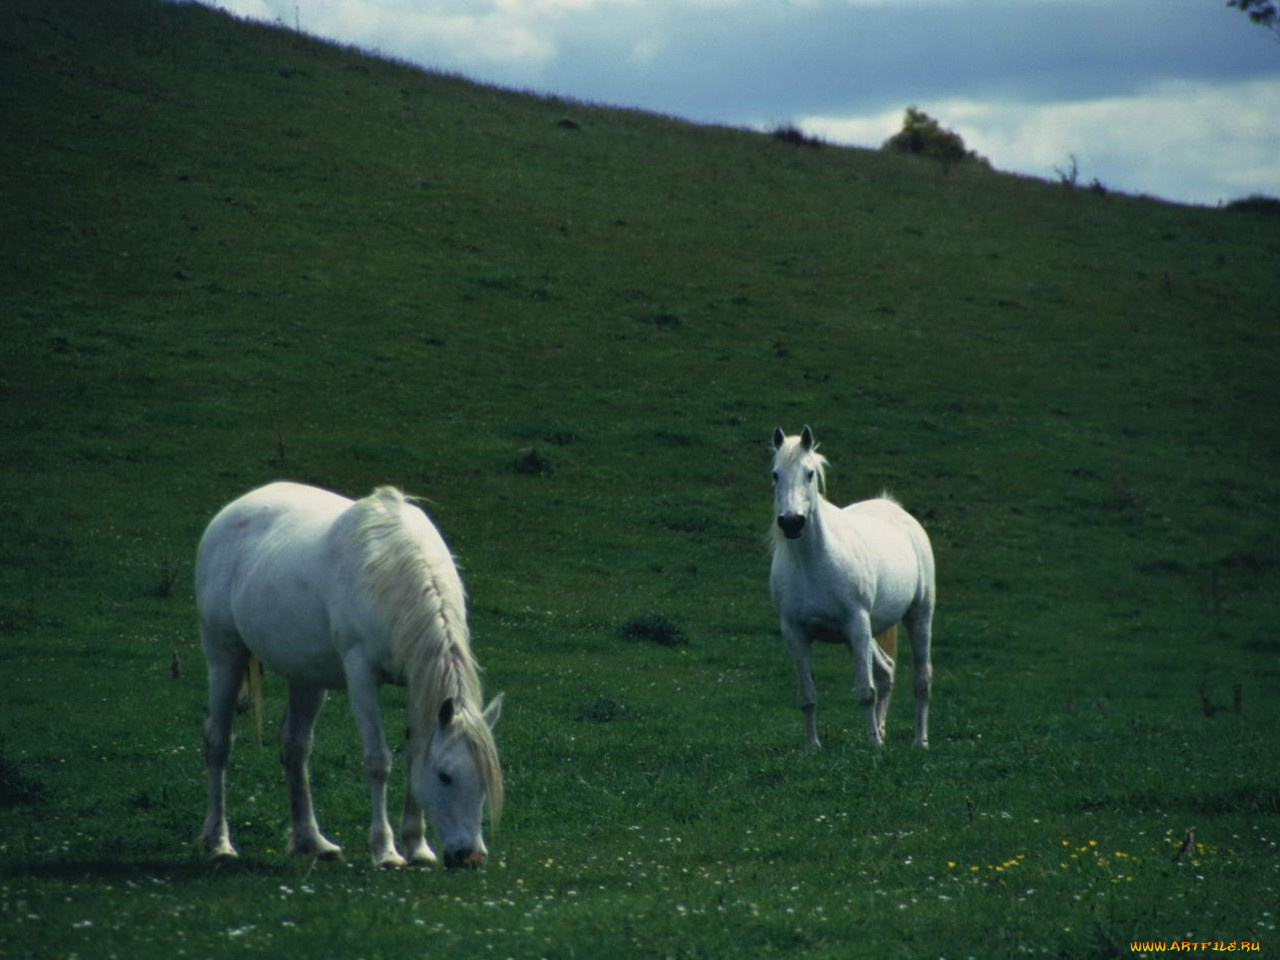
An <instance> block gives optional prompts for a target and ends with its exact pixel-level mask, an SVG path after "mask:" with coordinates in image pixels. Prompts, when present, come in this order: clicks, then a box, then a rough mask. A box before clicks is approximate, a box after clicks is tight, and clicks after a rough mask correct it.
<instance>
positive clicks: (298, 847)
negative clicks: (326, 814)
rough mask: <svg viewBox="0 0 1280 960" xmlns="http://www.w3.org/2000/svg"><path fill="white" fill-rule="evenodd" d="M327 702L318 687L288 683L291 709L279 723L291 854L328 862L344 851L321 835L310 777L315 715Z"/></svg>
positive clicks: (289, 708) (323, 693)
mask: <svg viewBox="0 0 1280 960" xmlns="http://www.w3.org/2000/svg"><path fill="white" fill-rule="evenodd" d="M324 699H325V691H324V690H323V689H321V688H319V687H308V686H304V685H302V684H300V683H291V684H289V707H288V709H287V710H285V714H284V719H283V720H282V721H281V723H280V763H281V764H282V765H283V766H284V776H285V781H286V782H287V783H288V785H289V852H290V853H293V854H295V855H297V856H300V857H320V858H321V859H326V860H329V859H334V858H337V857H340V856H342V848H341V847H340V846H338V845H337V844H336V843H333V842H331V841H330V840H328V839H327V838H326V837H325V836H324V835H323V834H322V833H321V832H320V825H319V824H318V823H316V814H315V809H314V808H313V807H312V805H311V780H310V777H309V776H308V774H307V760H308V758H309V757H310V756H311V743H312V732H313V730H314V729H315V723H316V714H318V713H319V712H320V708H321V707H322V706H324Z"/></svg>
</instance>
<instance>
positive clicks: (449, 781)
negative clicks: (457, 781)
mask: <svg viewBox="0 0 1280 960" xmlns="http://www.w3.org/2000/svg"><path fill="white" fill-rule="evenodd" d="M438 776H439V777H440V782H441V783H443V784H444V785H445V786H446V787H451V786H453V777H451V776H449V774H447V773H445V772H444V771H443V770H441V771H440V773H439V774H438Z"/></svg>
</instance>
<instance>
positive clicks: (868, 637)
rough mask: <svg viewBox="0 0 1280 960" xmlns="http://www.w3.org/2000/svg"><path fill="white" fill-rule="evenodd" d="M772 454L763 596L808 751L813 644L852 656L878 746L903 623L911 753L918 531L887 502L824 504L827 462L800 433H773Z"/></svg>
mask: <svg viewBox="0 0 1280 960" xmlns="http://www.w3.org/2000/svg"><path fill="white" fill-rule="evenodd" d="M773 447H774V451H775V454H774V460H773V484H774V504H775V507H776V510H777V524H776V526H775V527H774V531H773V564H772V568H771V569H770V572H769V592H770V594H771V596H772V597H773V606H774V609H775V610H776V611H777V613H778V618H779V620H780V621H781V623H782V635H783V637H784V638H785V639H786V642H787V651H788V652H789V653H790V654H791V659H792V661H793V662H794V664H795V668H796V682H797V684H798V685H799V690H800V709H801V710H802V711H803V712H804V723H805V735H806V737H807V739H808V744H809V746H810V747H814V748H816V747H817V746H819V743H818V726H817V720H816V717H815V713H816V709H817V700H818V695H817V691H816V689H815V687H814V682H813V665H812V660H811V653H812V651H811V649H810V648H811V646H812V645H813V641H815V640H823V641H828V642H831V643H843V644H844V645H845V646H847V647H848V648H849V650H850V652H851V653H852V654H853V689H854V694H855V696H856V697H857V699H858V702H859V703H860V704H861V705H862V707H863V709H864V710H865V711H866V715H867V736H868V738H869V739H870V741H871V744H872V746H877V747H878V746H880V745H881V744H883V743H884V727H885V717H886V715H887V713H888V710H889V695H890V693H891V692H892V690H893V667H894V660H893V658H894V654H895V652H896V651H895V644H896V636H897V625H898V624H899V623H903V624H904V625H905V626H906V628H907V632H908V634H910V636H911V650H912V654H913V658H914V661H915V695H916V735H915V745H916V746H918V747H927V746H928V745H929V732H928V727H929V688H930V685H931V682H932V678H933V667H932V665H931V664H930V661H929V643H930V632H931V629H932V622H933V605H934V568H933V549H932V548H931V547H930V545H929V538H928V536H927V535H926V534H925V532H924V528H923V527H921V526H920V524H919V523H918V522H917V521H916V519H915V518H914V517H912V516H911V515H910V514H909V513H907V512H906V511H905V510H903V509H902V507H900V506H898V504H897V503H895V502H894V501H893V500H889V499H879V500H866V501H863V502H862V503H854V504H850V505H849V506H847V507H844V508H843V509H841V508H839V507H836V506H835V505H834V504H832V503H831V502H830V501H828V500H827V499H826V498H825V497H824V496H823V495H822V491H823V489H824V485H825V468H826V465H827V461H826V458H825V457H823V456H822V455H821V454H819V453H818V452H817V451H816V449H815V446H814V442H813V431H811V430H810V429H809V428H808V427H805V428H804V431H803V432H802V433H801V434H800V436H798V437H787V436H785V435H783V433H782V431H781V430H780V429H779V430H775V431H774V433H773ZM873 637H874V638H875V639H876V640H877V641H878V642H877V643H872V638H873Z"/></svg>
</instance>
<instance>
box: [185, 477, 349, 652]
mask: <svg viewBox="0 0 1280 960" xmlns="http://www.w3.org/2000/svg"><path fill="white" fill-rule="evenodd" d="M351 503H352V501H350V500H348V499H347V498H345V497H341V496H339V495H338V494H335V493H331V492H329V491H327V490H321V489H319V488H317V487H308V486H304V485H302V484H296V483H285V482H281V483H272V484H269V485H267V486H265V487H260V488H259V489H257V490H253V491H251V492H250V493H247V494H245V495H244V496H242V497H240V498H239V499H237V500H233V501H232V502H231V503H229V504H227V505H226V506H225V507H223V508H222V510H220V511H219V512H218V514H217V515H216V516H215V517H214V518H213V520H212V521H211V522H210V524H209V527H208V529H206V530H205V533H204V536H203V537H202V538H201V540H200V546H199V549H198V550H197V553H196V606H197V608H198V610H199V613H200V621H201V629H202V633H203V634H204V638H205V644H206V648H208V646H209V645H210V644H214V643H217V642H225V643H244V644H246V645H248V646H249V648H250V649H252V650H254V652H255V653H257V654H258V655H259V656H260V657H262V658H263V659H264V661H265V660H268V659H269V656H264V654H266V653H267V645H268V644H269V643H271V642H273V641H274V642H275V643H282V642H286V641H289V640H296V639H298V638H310V637H313V636H316V637H319V636H322V635H324V634H327V632H328V631H327V610H326V604H325V594H326V591H327V589H328V583H327V579H328V574H329V572H328V570H327V567H328V564H327V563H326V557H325V545H326V542H327V537H328V535H329V531H330V530H331V529H332V528H333V525H334V523H335V521H336V520H337V519H338V518H339V517H341V515H342V514H343V513H344V512H345V511H346V510H347V509H348V508H349V507H350V506H351ZM206 652H208V649H206ZM269 665H270V664H269ZM281 672H287V671H284V670H282V671H281Z"/></svg>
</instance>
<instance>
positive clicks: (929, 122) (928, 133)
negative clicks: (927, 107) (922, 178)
mask: <svg viewBox="0 0 1280 960" xmlns="http://www.w3.org/2000/svg"><path fill="white" fill-rule="evenodd" d="M881 149H883V150H887V151H890V152H896V153H911V154H915V155H916V156H920V157H929V158H931V159H933V160H940V161H941V162H942V163H943V165H945V166H950V165H951V164H953V163H960V162H961V161H965V160H971V161H974V162H977V163H980V164H982V165H983V166H988V164H987V161H986V160H984V159H983V158H982V157H980V156H978V155H977V154H976V153H973V152H972V151H970V150H966V149H965V145H964V139H963V138H962V137H961V136H960V134H958V133H955V132H954V131H951V130H944V129H943V128H942V125H941V124H940V123H938V121H937V120H935V119H933V117H931V116H929V115H928V114H927V113H925V112H924V111H923V110H920V109H917V108H916V107H907V112H906V115H905V117H904V118H903V121H902V129H901V130H899V131H898V132H897V133H895V134H894V135H893V136H892V137H890V138H889V139H888V140H886V141H885V142H884V145H883V146H882V147H881Z"/></svg>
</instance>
